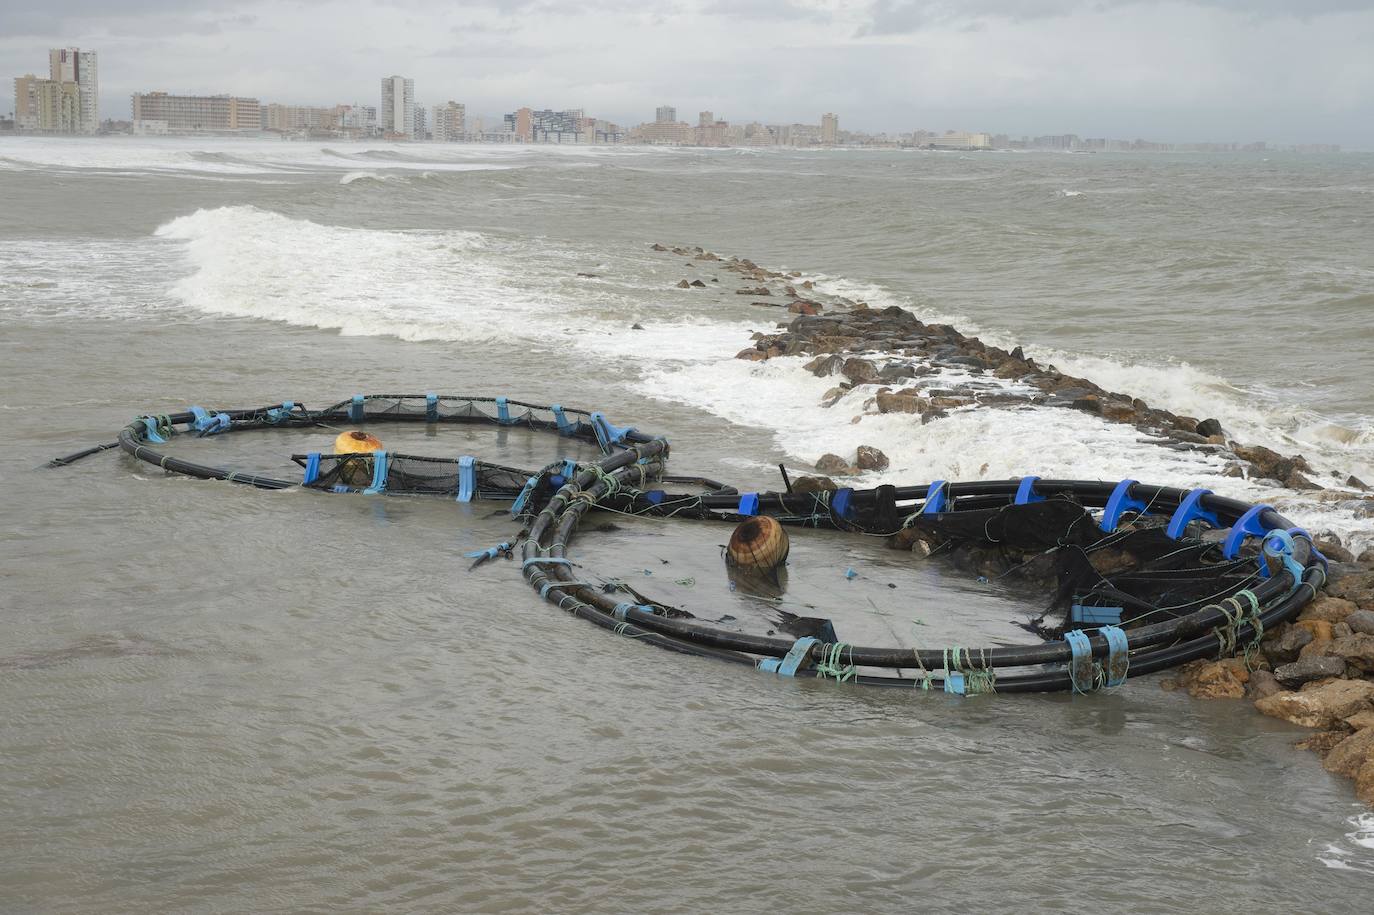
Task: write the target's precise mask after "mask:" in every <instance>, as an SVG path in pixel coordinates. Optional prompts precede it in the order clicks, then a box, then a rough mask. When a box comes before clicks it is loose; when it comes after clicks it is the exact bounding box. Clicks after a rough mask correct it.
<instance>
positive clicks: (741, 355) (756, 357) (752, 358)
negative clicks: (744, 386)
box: [735, 348, 768, 362]
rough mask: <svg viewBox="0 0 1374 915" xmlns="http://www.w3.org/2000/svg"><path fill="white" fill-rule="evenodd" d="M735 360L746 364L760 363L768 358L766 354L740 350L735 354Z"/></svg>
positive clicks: (757, 351) (751, 350)
mask: <svg viewBox="0 0 1374 915" xmlns="http://www.w3.org/2000/svg"><path fill="white" fill-rule="evenodd" d="M735 358H736V359H744V360H746V361H748V362H762V361H763V360H765V359H767V358H768V354H767V353H765V352H761V351H759V350H756V349H752V348H751V349H742V350H740V351H739V352H738V353H735Z"/></svg>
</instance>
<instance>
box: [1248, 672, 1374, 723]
mask: <svg viewBox="0 0 1374 915" xmlns="http://www.w3.org/2000/svg"><path fill="white" fill-rule="evenodd" d="M1372 706H1374V683H1370V682H1368V681H1367V680H1332V681H1331V682H1329V683H1324V684H1322V685H1320V686H1317V687H1315V688H1310V689H1305V690H1303V691H1301V692H1283V693H1275V694H1274V695H1272V696H1269V697H1267V698H1265V699H1261V700H1259V701H1258V702H1256V703H1255V708H1257V709H1259V710H1260V711H1261V712H1263V713H1264V714H1266V715H1269V716H1270V717H1273V718H1282V719H1283V720H1284V721H1290V722H1292V723H1293V724H1296V725H1301V726H1302V727H1305V728H1330V727H1334V726H1335V725H1336V724H1337V723H1338V722H1340V721H1341V720H1342V719H1344V718H1349V717H1350V716H1352V715H1355V714H1357V713H1359V712H1363V711H1366V710H1368V709H1369V708H1371V707H1372Z"/></svg>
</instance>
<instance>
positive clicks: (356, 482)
mask: <svg viewBox="0 0 1374 915" xmlns="http://www.w3.org/2000/svg"><path fill="white" fill-rule="evenodd" d="M383 448H384V446H383V445H382V442H381V439H379V438H377V437H376V436H375V435H368V434H367V433H366V432H363V431H361V430H358V429H354V430H352V431H351V432H340V433H339V436H338V438H336V439H334V453H335V454H371V453H372V452H374V451H381V450H383ZM341 475H342V477H343V481H344V482H345V483H347V484H348V485H349V486H371V485H372V458H364V459H362V460H356V459H355V460H350V461H345V462H344V467H343V473H342V474H341Z"/></svg>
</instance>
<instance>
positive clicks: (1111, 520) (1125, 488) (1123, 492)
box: [1102, 480, 1149, 534]
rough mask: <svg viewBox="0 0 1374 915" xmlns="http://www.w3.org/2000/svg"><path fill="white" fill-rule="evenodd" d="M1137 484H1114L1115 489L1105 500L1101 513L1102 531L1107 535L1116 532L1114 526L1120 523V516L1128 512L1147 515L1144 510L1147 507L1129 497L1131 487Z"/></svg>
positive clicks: (1125, 482)
mask: <svg viewBox="0 0 1374 915" xmlns="http://www.w3.org/2000/svg"><path fill="white" fill-rule="evenodd" d="M1138 482H1139V481H1138V480H1122V481H1121V482H1120V483H1117V484H1116V489H1113V490H1112V495H1111V497H1110V498H1109V499H1107V507H1106V508H1105V509H1103V511H1102V530H1104V531H1106V532H1107V533H1109V534H1110V533H1111V532H1112V531H1114V530H1116V526H1117V525H1118V524H1120V523H1121V516H1122V515H1124V514H1125V513H1126V512H1128V511H1130V512H1135V513H1136V514H1139V515H1144V514H1148V512H1146V509H1147V508H1149V506H1148V505H1146V504H1145V503H1144V502H1143V501H1142V500H1140V499H1137V498H1135V497H1134V496H1132V495H1131V487H1132V486H1134V485H1135V484H1136V483H1138Z"/></svg>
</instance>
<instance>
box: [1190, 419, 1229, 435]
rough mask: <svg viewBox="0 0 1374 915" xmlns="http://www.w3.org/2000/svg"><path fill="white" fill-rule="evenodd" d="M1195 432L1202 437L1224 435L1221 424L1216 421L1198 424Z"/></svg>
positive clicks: (1204, 421) (1207, 420)
mask: <svg viewBox="0 0 1374 915" xmlns="http://www.w3.org/2000/svg"><path fill="white" fill-rule="evenodd" d="M1193 431H1194V432H1196V433H1197V434H1198V435H1202V436H1209V435H1223V434H1224V433H1223V431H1222V428H1221V423H1220V422H1218V421H1217V420H1215V419H1204V420H1203V421H1202V422H1200V423H1198V424H1197V428H1195V429H1194V430H1193Z"/></svg>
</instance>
